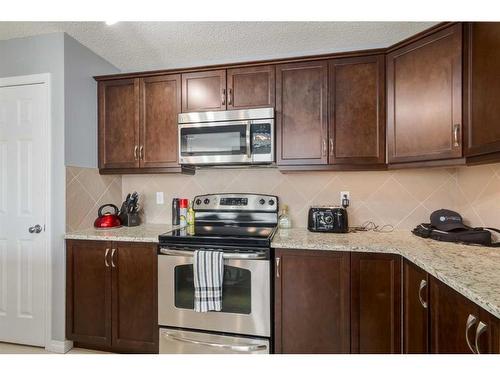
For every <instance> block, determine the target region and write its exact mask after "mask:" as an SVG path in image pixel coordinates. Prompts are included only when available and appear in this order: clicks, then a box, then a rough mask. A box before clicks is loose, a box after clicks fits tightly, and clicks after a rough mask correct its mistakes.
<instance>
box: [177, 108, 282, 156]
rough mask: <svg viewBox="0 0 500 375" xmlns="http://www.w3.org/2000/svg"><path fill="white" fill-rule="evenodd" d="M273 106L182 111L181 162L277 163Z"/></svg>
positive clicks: (180, 117)
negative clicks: (228, 109)
mask: <svg viewBox="0 0 500 375" xmlns="http://www.w3.org/2000/svg"><path fill="white" fill-rule="evenodd" d="M274 155H275V154H274V108H255V109H245V110H232V111H215V112H193V113H181V114H179V163H180V164H191V165H218V164H271V163H272V162H274Z"/></svg>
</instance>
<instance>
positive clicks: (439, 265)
mask: <svg viewBox="0 0 500 375" xmlns="http://www.w3.org/2000/svg"><path fill="white" fill-rule="evenodd" d="M271 246H272V247H273V248H281V249H304V250H330V251H352V252H356V251H361V252H376V253H393V254H400V255H402V256H403V257H404V258H406V259H408V260H409V261H411V262H412V263H414V264H416V265H417V266H419V267H421V268H422V269H424V270H425V271H427V272H428V273H430V274H431V275H432V276H434V277H436V278H437V279H439V280H441V281H442V282H444V283H445V284H447V285H449V286H450V287H451V288H453V289H455V290H456V291H458V292H459V293H461V294H462V295H464V296H465V297H467V298H469V299H470V300H471V301H473V302H475V303H476V304H478V305H479V306H481V307H482V308H484V309H485V310H487V311H488V312H490V313H491V314H493V315H494V316H496V317H497V318H499V319H500V248H492V247H484V246H467V245H459V244H453V243H447V242H438V241H434V240H431V239H424V238H420V237H417V236H415V235H413V234H411V233H410V232H409V231H394V232H392V233H376V232H356V233H347V234H337V233H312V232H309V231H308V230H307V229H305V228H292V229H285V230H283V229H281V230H279V231H278V232H277V233H276V235H275V236H274V239H273V241H272V244H271Z"/></svg>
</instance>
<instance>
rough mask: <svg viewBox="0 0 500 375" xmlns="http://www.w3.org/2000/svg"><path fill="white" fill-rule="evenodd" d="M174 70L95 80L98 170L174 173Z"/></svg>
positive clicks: (177, 96)
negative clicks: (96, 91) (97, 83)
mask: <svg viewBox="0 0 500 375" xmlns="http://www.w3.org/2000/svg"><path fill="white" fill-rule="evenodd" d="M180 110H181V85H180V75H179V74H173V75H165V76H157V77H146V78H134V79H122V80H110V81H101V82H99V170H100V172H101V173H134V172H135V173H144V172H148V171H150V172H169V171H171V172H179V171H180V167H179V165H178V163H177V155H178V149H177V144H178V139H177V115H178V113H179V112H180Z"/></svg>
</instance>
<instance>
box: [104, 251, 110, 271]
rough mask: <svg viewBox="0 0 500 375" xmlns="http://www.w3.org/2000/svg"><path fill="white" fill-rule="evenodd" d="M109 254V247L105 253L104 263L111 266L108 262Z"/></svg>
mask: <svg viewBox="0 0 500 375" xmlns="http://www.w3.org/2000/svg"><path fill="white" fill-rule="evenodd" d="M108 254H109V248H108V249H106V253H105V254H104V265H105V266H106V267H109V263H108Z"/></svg>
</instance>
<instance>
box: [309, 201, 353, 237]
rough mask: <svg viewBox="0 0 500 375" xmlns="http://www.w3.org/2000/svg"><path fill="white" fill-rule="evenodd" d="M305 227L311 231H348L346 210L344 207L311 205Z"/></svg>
mask: <svg viewBox="0 0 500 375" xmlns="http://www.w3.org/2000/svg"><path fill="white" fill-rule="evenodd" d="M307 228H308V229H309V230H310V231H311V232H331V233H347V232H348V231H349V221H348V218H347V210H346V208H345V207H329V206H319V207H311V208H309V215H308V219H307Z"/></svg>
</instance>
